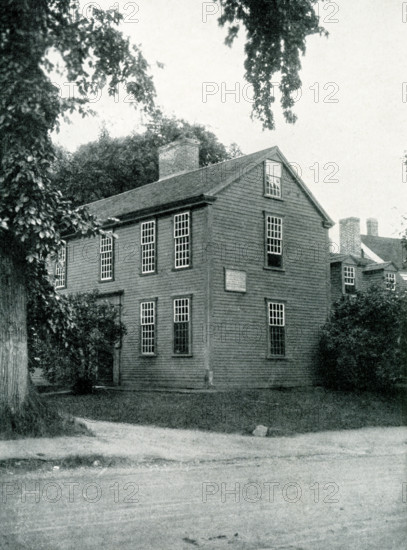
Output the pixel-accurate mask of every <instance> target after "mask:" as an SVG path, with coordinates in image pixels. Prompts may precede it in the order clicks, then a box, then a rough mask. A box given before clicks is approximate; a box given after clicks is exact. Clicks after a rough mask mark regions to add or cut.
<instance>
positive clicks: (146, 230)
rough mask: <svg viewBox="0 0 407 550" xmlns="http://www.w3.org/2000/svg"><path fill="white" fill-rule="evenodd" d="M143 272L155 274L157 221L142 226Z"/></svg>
mask: <svg viewBox="0 0 407 550" xmlns="http://www.w3.org/2000/svg"><path fill="white" fill-rule="evenodd" d="M141 272H142V273H154V272H155V220H151V221H149V222H144V223H142V224H141Z"/></svg>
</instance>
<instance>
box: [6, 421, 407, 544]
mask: <svg viewBox="0 0 407 550" xmlns="http://www.w3.org/2000/svg"><path fill="white" fill-rule="evenodd" d="M92 427H93V430H94V431H95V433H96V437H94V438H63V439H60V440H59V441H58V440H46V441H42V445H41V440H33V441H30V442H27V441H25V442H24V445H23V446H21V442H1V443H0V458H5V454H6V450H5V447H7V449H9V450H8V452H9V455H8V457H9V458H10V457H11V456H12V453H13V452H14V456H17V455H18V453H20V454H19V456H20V457H21V458H23V457H24V456H27V455H26V454H25V455H24V453H27V450H26V449H27V448H29V451H28V452H29V454H30V455H31V456H34V455H35V454H36V453H37V452H39V453H42V456H47V457H54V458H55V457H56V456H58V453H65V454H66V453H67V452H72V453H73V454H75V453H76V454H78V451H79V450H80V449H81V445H82V443H84V446H83V447H82V450H83V452H86V453H88V452H91V453H96V454H97V453H100V454H105V455H106V456H128V457H131V458H134V460H135V461H137V462H138V463H139V464H137V465H134V466H132V467H129V468H125V469H124V468H121V469H119V468H79V469H77V470H70V471H69V470H68V471H61V470H60V471H53V472H49V473H38V472H37V473H36V472H30V473H27V474H24V475H20V474H17V475H16V474H14V475H12V474H11V473H9V474H7V473H5V474H4V475H3V478H2V480H1V485H2V504H1V508H0V532H1V535H0V548H2V549H3V548H8V549H13V550H14V549H22V548H28V549H35V550H37V549H47V550H48V549H60V548H61V549H71V548H72V549H73V548H75V549H82V548H83V549H88V548H89V549H90V548H92V549H93V548H106V549H107V548H109V549H114V550H116V549H123V550H124V549H150V548H151V549H152V548H154V549H167V548H168V549H172V548H174V549H187V548H190V549H191V548H203V549H221V548H225V549H229V548H231V549H236V550H241V549H242V550H243V549H245V550H248V549H259V550H260V549H272V548H274V549H282V548H284V549H288V548H290V549H298V550H299V549H307V550H308V549H310V550H311V549H317V550H318V549H321V550H322V549H327V548H338V549H339V548H341V549H342V548H343V549H361V550H363V549H368V548H369V549H371V548H373V549H376V548H377V549H379V548H380V549H401V548H403V549H404V548H405V540H406V534H407V531H406V525H407V524H406V511H407V492H406V488H405V486H404V494H403V483H405V482H407V475H406V459H405V453H406V450H407V444H406V442H407V432H406V430H405V429H402V428H372V429H365V430H357V431H352V432H325V433H316V434H305V435H300V436H295V437H290V438H268V439H255V438H250V437H243V436H235V435H224V434H213V433H202V432H193V431H183V430H165V429H158V428H151V427H140V426H126V425H116V424H114V425H110V424H109V423H99V422H98V423H93V424H92ZM72 439H75V440H76V441H75V442H73V441H71V440H72ZM91 440H92V442H91ZM51 442H52V443H51ZM28 443H30V445H28ZM24 449H25V450H24ZM101 451H103V452H101ZM15 453H17V455H16V454H15ZM59 456H63V455H62V454H59ZM152 458H166V459H171V460H175V461H177V462H175V463H174V462H171V463H168V464H167V463H163V462H158V463H155V464H154V463H153V462H151V459H152ZM142 460H146V462H145V463H144V464H143V463H140V461H142ZM30 491H31V492H30Z"/></svg>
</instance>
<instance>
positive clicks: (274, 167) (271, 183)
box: [264, 160, 282, 198]
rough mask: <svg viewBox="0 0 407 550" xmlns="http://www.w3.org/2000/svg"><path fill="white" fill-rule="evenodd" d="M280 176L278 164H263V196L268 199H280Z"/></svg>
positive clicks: (266, 162) (269, 161)
mask: <svg viewBox="0 0 407 550" xmlns="http://www.w3.org/2000/svg"><path fill="white" fill-rule="evenodd" d="M281 174H282V165H281V163H280V162H276V161H272V160H266V161H265V163H264V181H265V194H266V195H267V196H268V197H277V198H281Z"/></svg>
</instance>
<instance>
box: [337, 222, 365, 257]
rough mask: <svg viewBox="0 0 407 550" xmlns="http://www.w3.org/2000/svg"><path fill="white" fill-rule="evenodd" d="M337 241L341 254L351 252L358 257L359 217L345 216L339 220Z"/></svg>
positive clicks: (359, 246) (359, 251) (359, 244)
mask: <svg viewBox="0 0 407 550" xmlns="http://www.w3.org/2000/svg"><path fill="white" fill-rule="evenodd" d="M339 241H340V252H341V254H353V255H354V256H358V257H360V254H361V240H360V219H359V218H345V219H343V220H339Z"/></svg>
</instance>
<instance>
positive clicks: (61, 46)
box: [0, 0, 155, 431]
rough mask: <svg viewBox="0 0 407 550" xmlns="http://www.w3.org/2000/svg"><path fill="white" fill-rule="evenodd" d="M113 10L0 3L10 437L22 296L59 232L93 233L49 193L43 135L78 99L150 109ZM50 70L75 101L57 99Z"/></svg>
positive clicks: (0, 336) (20, 366) (1, 268)
mask: <svg viewBox="0 0 407 550" xmlns="http://www.w3.org/2000/svg"><path fill="white" fill-rule="evenodd" d="M120 20H121V16H120V15H119V14H118V13H117V12H115V11H112V10H110V11H107V12H104V11H101V10H94V11H93V15H92V16H91V17H89V14H88V18H84V17H82V16H81V15H80V13H79V11H78V10H77V8H76V7H75V4H74V3H72V2H71V1H70V0H4V1H3V3H2V9H1V12H0V89H1V94H0V113H1V115H0V154H1V159H0V163H1V164H0V279H1V280H0V307H1V309H0V346H1V347H0V419H1V420H3V419H4V418H9V419H10V423H11V426H12V427H13V428H15V429H16V430H17V431H18V429H19V423H22V424H24V423H25V421H26V419H27V416H30V415H32V414H33V411H34V409H35V406H36V402H35V399H34V400H33V399H31V393H30V387H29V378H28V370H27V326H26V318H27V316H26V308H27V306H26V303H27V288H28V286H29V285H30V284H31V285H39V286H40V287H41V284H42V283H43V284H44V287H45V298H49V292H50V290H49V286H47V285H46V279H45V277H46V272H45V269H44V261H45V259H46V258H47V256H48V255H49V254H50V253H55V252H56V251H57V250H58V248H59V246H60V234H61V232H62V231H63V230H69V231H70V232H72V231H77V232H80V233H83V234H92V233H95V232H97V231H98V225H97V223H96V222H95V220H93V219H92V218H91V217H90V216H89V215H88V214H87V213H86V211H85V210H74V209H73V208H72V206H71V205H70V203H69V202H67V201H65V200H63V198H62V195H61V193H60V192H59V191H56V190H55V189H54V188H53V187H52V185H51V184H50V178H49V176H50V167H51V166H52V163H53V162H54V150H53V146H52V143H51V138H50V133H51V132H52V131H53V130H54V129H55V128H56V126H57V124H58V120H59V117H60V116H61V115H63V114H64V113H69V112H72V111H73V110H75V109H77V110H79V112H81V113H82V114H86V109H87V106H86V102H87V99H86V98H87V96H88V95H89V94H90V93H91V92H92V91H94V90H96V89H98V88H99V89H100V88H101V87H104V86H105V87H107V89H108V91H109V93H110V94H114V92H115V90H116V88H117V86H118V85H122V84H125V85H126V86H127V91H128V93H132V94H133V97H134V98H135V100H136V101H137V102H138V105H139V106H141V107H142V108H144V109H145V110H146V111H148V112H152V111H153V108H154V95H155V91H154V86H153V83H152V80H151V77H150V76H149V74H148V65H147V63H146V61H145V59H144V57H143V55H142V53H141V51H140V50H139V49H138V48H137V47H133V48H131V46H130V44H129V41H128V40H126V39H125V38H124V37H123V36H122V34H121V33H120V32H119V30H118V29H117V26H118V25H119V24H120ZM55 71H59V72H60V73H61V74H63V75H64V76H65V77H66V78H67V79H68V80H69V81H75V82H76V85H77V90H78V91H79V94H78V95H77V97H76V98H71V99H69V100H62V99H60V98H59V94H58V90H57V89H56V87H55V86H53V84H52V82H51V75H54V74H55Z"/></svg>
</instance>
